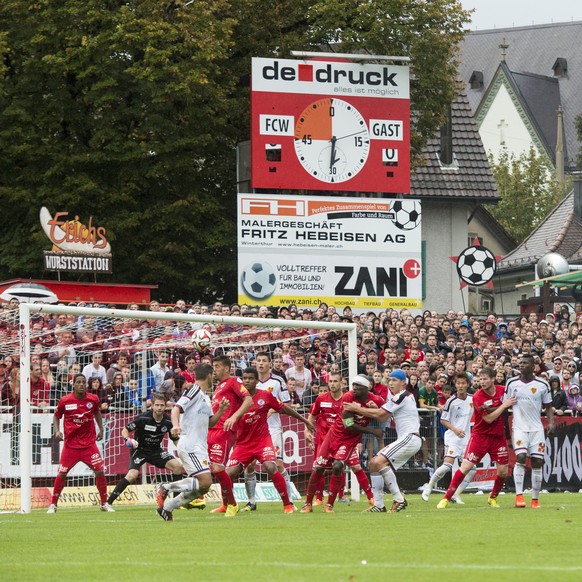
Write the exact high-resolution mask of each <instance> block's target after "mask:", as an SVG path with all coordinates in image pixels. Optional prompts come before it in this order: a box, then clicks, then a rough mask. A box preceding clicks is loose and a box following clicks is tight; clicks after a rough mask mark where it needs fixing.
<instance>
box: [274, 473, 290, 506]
mask: <svg viewBox="0 0 582 582" xmlns="http://www.w3.org/2000/svg"><path fill="white" fill-rule="evenodd" d="M271 481H273V485H274V486H275V489H276V490H277V491H278V492H279V495H280V496H281V501H282V502H283V505H289V504H290V503H291V501H289V495H288V493H287V483H285V478H284V477H283V475H281V473H279V471H277V472H276V473H273V475H271Z"/></svg>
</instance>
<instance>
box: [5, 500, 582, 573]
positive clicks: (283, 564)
mask: <svg viewBox="0 0 582 582" xmlns="http://www.w3.org/2000/svg"><path fill="white" fill-rule="evenodd" d="M433 497H434V500H433V499H432V498H431V501H430V503H424V502H423V501H422V500H421V499H420V496H419V495H408V496H407V499H408V502H409V507H408V509H406V511H403V512H401V513H396V514H390V513H383V514H381V513H373V514H363V513H361V512H362V511H363V509H365V508H366V507H367V503H363V502H360V503H352V505H351V506H349V507H348V506H345V505H342V504H338V505H337V506H336V512H335V514H333V515H330V514H325V513H323V511H321V508H319V510H318V511H315V510H314V512H313V513H311V514H293V515H285V514H283V511H282V506H281V504H280V503H260V504H259V507H258V510H257V511H256V512H253V513H249V514H242V513H239V514H238V515H237V516H236V517H235V518H232V519H226V518H225V517H224V515H223V514H218V515H211V514H209V513H208V509H206V510H205V511H204V512H199V511H185V510H181V511H176V512H175V513H174V521H173V522H171V523H168V522H163V521H162V520H161V519H160V518H159V517H158V516H157V515H156V513H155V511H154V507H152V506H150V507H122V506H121V505H116V506H115V508H116V512H115V513H101V512H99V511H98V510H97V508H87V509H64V508H59V511H58V512H57V513H56V514H55V515H46V513H45V512H44V511H33V512H32V513H31V514H29V515H17V514H7V515H3V516H2V521H3V526H4V528H3V530H4V531H3V539H2V547H3V552H4V555H3V559H2V572H3V578H4V579H5V580H27V581H32V580H67V581H69V580H71V581H73V580H103V581H108V580H127V581H133V580H136V581H139V582H141V581H143V580H147V579H149V578H153V579H159V578H162V577H168V573H169V569H171V579H172V580H176V581H179V582H181V581H190V580H193V579H195V580H204V581H207V582H215V581H216V582H224V581H226V580H234V579H236V580H240V581H241V582H246V581H247V580H250V581H253V582H279V581H285V582H288V581H290V580H292V581H293V582H295V581H301V582H303V581H306V582H307V581H309V582H311V581H313V580H317V581H318V582H348V581H350V580H351V581H354V582H355V581H358V582H365V581H375V580H387V579H389V580H404V581H414V580H434V581H436V582H440V581H447V582H465V581H466V580H487V579H490V578H491V575H492V573H493V574H494V578H495V580H496V581H500V582H501V581H516V580H536V581H538V580H555V579H560V580H562V579H563V580H577V579H578V577H579V575H580V569H581V566H580V555H579V553H578V552H577V551H575V550H574V549H573V543H575V541H574V540H576V539H578V537H579V533H578V532H579V523H580V516H581V515H582V496H581V495H576V494H572V495H567V494H564V493H551V494H549V495H542V496H541V498H540V503H541V505H542V507H541V508H540V509H537V510H532V509H530V508H529V507H528V508H526V509H515V507H513V504H514V498H513V495H511V494H508V495H505V496H501V497H500V498H499V503H500V505H501V508H500V509H491V508H489V507H487V495H480V496H479V495H468V494H466V495H464V496H463V498H464V501H465V502H466V505H463V506H462V507H459V506H454V505H451V506H449V507H448V508H447V509H446V510H437V509H436V507H435V506H436V504H437V502H438V499H439V496H437V495H436V494H434V495H433ZM386 502H387V503H389V502H390V497H389V496H387V497H386ZM542 529H543V535H540V534H541V530H542ZM454 532H455V533H457V535H458V536H462V540H467V541H462V540H459V541H458V542H456V545H457V546H459V547H458V551H445V550H444V548H440V549H439V548H438V547H433V548H432V549H431V550H429V551H420V550H419V547H418V543H415V542H414V541H413V540H421V539H422V540H438V539H442V536H443V535H446V534H449V535H453V533H454ZM461 532H462V533H461ZM172 540H174V541H176V540H178V541H179V543H178V545H173V544H172ZM398 540H402V541H403V543H402V544H400V543H398ZM548 540H551V543H548ZM187 542H191V543H189V544H188V543H187ZM31 544H32V545H34V551H31ZM423 545H425V546H426V545H427V544H425V543H424V544H423ZM434 545H435V544H433V546H434ZM442 545H443V544H441V546H442ZM169 552H170V553H171V556H168V553H169ZM364 562H365V563H364ZM193 572H196V575H195V578H194V576H193V574H192V573H193ZM576 572H578V574H576Z"/></svg>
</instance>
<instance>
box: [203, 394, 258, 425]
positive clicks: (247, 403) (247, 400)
mask: <svg viewBox="0 0 582 582" xmlns="http://www.w3.org/2000/svg"><path fill="white" fill-rule="evenodd" d="M252 405H253V397H252V396H251V395H250V394H248V395H247V396H245V397H244V399H243V401H242V404H241V405H240V406H239V407H238V409H237V411H236V412H235V413H234V414H233V415H232V416H230V417H229V418H227V419H226V420H225V421H224V430H232V429H233V427H234V425H235V423H236V421H237V420H238V419H239V418H240V417H241V416H242V415H243V414H245V412H248V411H249V410H250V409H251V406H252ZM216 422H218V420H217V421H216ZM215 424H216V423H215ZM210 426H211V427H212V426H214V424H211V425H210Z"/></svg>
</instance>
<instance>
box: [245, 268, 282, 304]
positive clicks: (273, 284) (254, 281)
mask: <svg viewBox="0 0 582 582" xmlns="http://www.w3.org/2000/svg"><path fill="white" fill-rule="evenodd" d="M241 283H242V287H243V289H244V292H245V293H246V294H247V295H248V296H249V297H252V298H253V299H259V300H260V299H266V298H267V297H270V296H271V295H272V294H273V293H274V292H275V289H276V288H277V275H276V273H275V269H274V268H273V267H272V266H271V265H269V263H258V262H257V263H249V264H248V265H247V266H246V267H245V268H244V269H243V271H242V276H241Z"/></svg>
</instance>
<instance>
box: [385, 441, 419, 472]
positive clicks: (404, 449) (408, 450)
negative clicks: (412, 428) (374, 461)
mask: <svg viewBox="0 0 582 582" xmlns="http://www.w3.org/2000/svg"><path fill="white" fill-rule="evenodd" d="M421 447H422V439H421V438H420V437H419V436H418V435H416V434H407V435H405V436H403V437H402V438H399V439H396V440H395V441H394V442H393V443H392V444H390V445H388V446H387V447H384V448H383V449H382V450H381V451H378V454H379V455H382V456H383V457H386V459H388V461H390V464H391V465H392V468H393V469H394V470H396V469H400V467H402V465H404V463H406V461H408V459H410V457H412V456H413V455H416V453H418V451H420V449H421Z"/></svg>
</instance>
